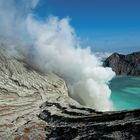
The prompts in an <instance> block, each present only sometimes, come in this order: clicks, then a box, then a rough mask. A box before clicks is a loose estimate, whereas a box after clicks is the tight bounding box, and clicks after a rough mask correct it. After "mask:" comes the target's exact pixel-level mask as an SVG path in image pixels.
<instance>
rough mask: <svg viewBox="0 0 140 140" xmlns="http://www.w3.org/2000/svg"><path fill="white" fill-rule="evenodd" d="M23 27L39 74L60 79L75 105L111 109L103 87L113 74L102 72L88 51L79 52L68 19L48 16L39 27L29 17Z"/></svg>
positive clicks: (102, 69) (107, 95)
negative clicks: (50, 73) (32, 44)
mask: <svg viewBox="0 0 140 140" xmlns="http://www.w3.org/2000/svg"><path fill="white" fill-rule="evenodd" d="M27 25H28V31H29V33H30V35H31V36H32V37H33V39H34V40H35V50H36V57H35V62H36V64H37V65H38V66H39V67H40V68H41V69H42V70H44V71H48V70H50V71H53V72H55V73H57V74H59V75H60V76H61V77H63V78H64V79H65V80H66V81H67V83H68V87H69V90H70V96H72V97H73V98H74V99H75V100H77V101H78V102H79V103H81V104H83V105H86V106H89V107H93V108H95V109H97V110H102V111H108V110H112V109H113V105H112V103H111V101H110V94H111V91H110V89H109V87H108V85H107V84H108V81H109V80H111V79H112V77H113V76H114V72H113V71H112V70H111V69H110V68H103V67H102V66H101V65H102V63H101V62H100V61H99V60H98V59H97V57H95V56H94V55H93V54H92V53H91V51H90V49H89V48H87V49H82V48H80V46H79V45H78V44H79V43H78V40H77V38H76V35H75V32H74V29H73V28H72V27H71V26H70V25H69V19H67V18H64V19H61V20H59V19H58V18H57V17H53V16H51V17H49V18H48V19H47V21H46V22H44V23H41V22H38V21H36V20H34V19H33V18H32V17H31V16H29V17H28V18H27Z"/></svg>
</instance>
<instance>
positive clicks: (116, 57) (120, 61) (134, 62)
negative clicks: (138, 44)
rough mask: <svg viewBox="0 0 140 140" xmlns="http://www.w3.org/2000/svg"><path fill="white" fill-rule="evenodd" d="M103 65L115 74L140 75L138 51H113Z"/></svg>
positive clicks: (139, 53)
mask: <svg viewBox="0 0 140 140" xmlns="http://www.w3.org/2000/svg"><path fill="white" fill-rule="evenodd" d="M103 66H104V67H111V68H112V70H113V71H115V72H116V75H131V76H139V75H140V51H139V52H133V53H131V54H128V55H123V54H119V53H113V54H112V55H111V56H109V57H108V58H107V59H106V60H105V61H104V63H103Z"/></svg>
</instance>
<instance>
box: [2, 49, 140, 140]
mask: <svg viewBox="0 0 140 140" xmlns="http://www.w3.org/2000/svg"><path fill="white" fill-rule="evenodd" d="M139 138H140V110H132V111H118V112H104V113H103V112H97V111H95V110H94V109H91V108H87V107H84V106H81V105H79V104H78V103H77V102H76V101H74V100H73V99H71V98H70V97H69V96H68V90H67V87H66V84H65V82H64V80H63V79H61V78H60V77H58V76H57V75H55V74H53V73H46V74H43V73H41V72H40V71H39V70H35V69H34V68H33V67H31V66H30V65H29V64H28V63H26V61H23V60H20V59H17V58H14V57H10V56H7V54H5V53H3V51H1V52H0V140H45V139H47V140H48V139H50V140H54V139H55V140H71V139H73V140H77V139H81V140H84V139H86V140H87V139H94V140H96V139H97V140H99V139H101V140H105V139H106V140H125V139H126V140H128V139H132V140H134V139H139Z"/></svg>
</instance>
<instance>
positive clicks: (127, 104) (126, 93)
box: [109, 76, 140, 110]
mask: <svg viewBox="0 0 140 140" xmlns="http://www.w3.org/2000/svg"><path fill="white" fill-rule="evenodd" d="M109 87H110V89H111V91H112V94H111V100H112V101H113V103H114V105H115V108H116V110H131V109H137V108H140V77H127V76H124V77H115V78H114V79H112V81H111V82H110V85H109Z"/></svg>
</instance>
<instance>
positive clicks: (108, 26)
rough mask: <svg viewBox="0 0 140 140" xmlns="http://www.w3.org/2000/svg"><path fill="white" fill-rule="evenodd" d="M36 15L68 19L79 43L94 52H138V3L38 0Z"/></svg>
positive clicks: (134, 0)
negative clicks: (79, 40)
mask: <svg viewBox="0 0 140 140" xmlns="http://www.w3.org/2000/svg"><path fill="white" fill-rule="evenodd" d="M35 13H36V14H37V15H38V17H39V19H41V20H44V19H45V18H46V17H47V16H48V15H50V14H52V15H55V16H58V17H60V18H64V17H69V18H70V19H71V25H72V26H73V27H74V28H75V30H76V33H77V35H78V36H79V37H80V38H81V40H82V43H83V44H85V45H90V46H91V47H92V49H93V50H94V51H107V52H114V51H115V52H124V53H127V52H131V51H138V50H140V0H40V2H39V3H38V5H37V7H36V9H35Z"/></svg>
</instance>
